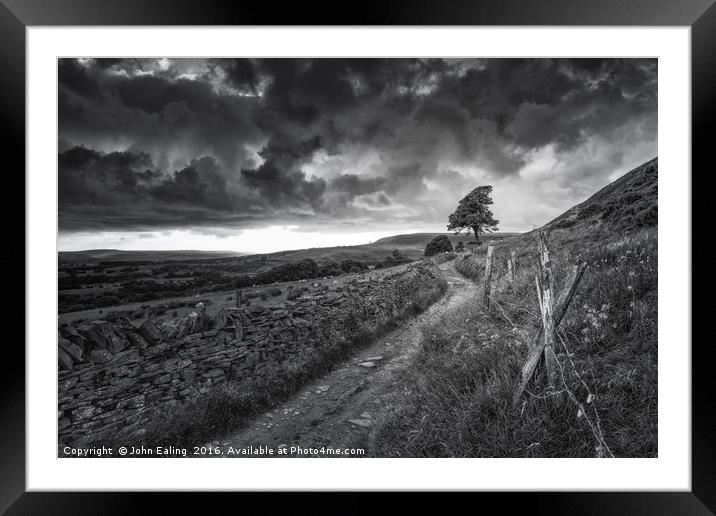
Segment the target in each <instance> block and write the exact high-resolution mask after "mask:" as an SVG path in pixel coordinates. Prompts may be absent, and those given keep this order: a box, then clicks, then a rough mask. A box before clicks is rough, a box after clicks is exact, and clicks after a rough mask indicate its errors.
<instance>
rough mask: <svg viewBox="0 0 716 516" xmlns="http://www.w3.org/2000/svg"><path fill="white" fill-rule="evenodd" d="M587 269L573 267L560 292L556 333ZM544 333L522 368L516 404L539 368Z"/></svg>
mask: <svg viewBox="0 0 716 516" xmlns="http://www.w3.org/2000/svg"><path fill="white" fill-rule="evenodd" d="M586 268H587V264H586V263H583V262H579V263H576V264H574V265H572V268H571V269H570V271H569V275H568V276H567V280H566V282H565V286H564V288H563V289H562V291H561V292H560V294H559V298H558V299H557V303H556V308H555V317H554V327H555V331H556V329H557V327H559V324H560V323H561V322H562V319H563V318H564V315H565V314H566V313H567V307H568V306H569V303H570V302H571V301H572V298H573V297H574V292H575V291H576V290H577V285H578V284H579V280H580V279H581V278H582V274H584V271H585V270H586ZM543 331H544V327H543V326H540V329H539V330H538V331H537V333H536V334H535V336H534V338H533V339H532V342H531V344H530V349H529V355H528V356H527V360H526V361H525V363H524V365H523V366H522V371H521V372H520V380H519V382H518V383H517V386H516V387H515V392H514V395H513V400H512V401H513V402H514V403H517V401H518V400H519V399H520V396H522V393H523V392H524V391H525V388H526V387H527V384H528V383H529V381H530V379H531V378H532V375H533V374H534V371H535V369H536V368H537V364H538V363H539V358H540V356H541V355H542V352H543V350H544V346H545V340H544V339H541V337H542V334H543Z"/></svg>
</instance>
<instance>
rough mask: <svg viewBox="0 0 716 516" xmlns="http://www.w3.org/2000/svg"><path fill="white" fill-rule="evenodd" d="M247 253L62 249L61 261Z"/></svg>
mask: <svg viewBox="0 0 716 516" xmlns="http://www.w3.org/2000/svg"><path fill="white" fill-rule="evenodd" d="M245 254H246V253H239V252H236V251H183V250H177V251H122V250H119V249H89V250H86V251H60V252H59V253H58V259H59V262H60V263H99V262H163V261H187V260H202V259H211V258H234V257H237V256H244V255H245Z"/></svg>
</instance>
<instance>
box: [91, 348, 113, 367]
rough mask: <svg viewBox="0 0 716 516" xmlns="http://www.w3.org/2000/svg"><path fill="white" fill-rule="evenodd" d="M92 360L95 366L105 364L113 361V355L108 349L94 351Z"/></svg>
mask: <svg viewBox="0 0 716 516" xmlns="http://www.w3.org/2000/svg"><path fill="white" fill-rule="evenodd" d="M90 359H91V360H92V362H94V363H95V364H105V363H107V362H109V361H110V360H112V353H110V352H109V351H107V350H106V349H93V350H92V351H90Z"/></svg>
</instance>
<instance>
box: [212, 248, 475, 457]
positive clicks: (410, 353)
mask: <svg viewBox="0 0 716 516" xmlns="http://www.w3.org/2000/svg"><path fill="white" fill-rule="evenodd" d="M440 269H441V270H442V271H443V274H444V275H445V279H446V280H447V282H448V290H447V292H446V293H445V296H443V297H442V298H441V299H440V300H439V301H437V302H436V303H435V304H433V305H432V306H431V307H430V308H429V309H428V310H427V311H426V312H424V313H423V314H421V315H419V316H417V317H415V318H414V319H411V320H410V321H407V322H406V323H405V324H404V325H402V326H401V327H400V328H398V329H396V330H394V331H393V332H391V333H389V334H387V335H386V336H384V337H383V338H381V339H379V340H378V341H376V342H375V343H374V344H373V345H371V346H369V347H368V348H365V349H363V350H361V351H359V352H358V353H356V355H354V356H353V357H352V358H350V359H348V360H347V361H346V362H344V363H343V364H341V365H340V366H339V367H337V368H336V369H334V370H333V371H331V372H330V373H328V374H326V375H324V376H323V377H321V378H319V379H317V380H316V381H314V382H312V383H310V384H308V385H307V386H305V387H304V388H303V389H302V390H301V391H299V392H298V393H297V394H296V395H295V396H294V397H293V398H292V399H290V400H288V401H286V402H284V403H283V404H281V405H280V406H278V407H276V408H274V409H272V410H270V411H268V412H266V413H264V414H262V415H261V416H259V417H257V418H256V419H255V420H254V421H253V422H252V424H251V425H250V426H248V427H247V428H245V429H244V430H242V431H240V432H238V433H237V434H235V435H232V436H230V437H228V438H225V439H222V440H220V441H214V442H212V443H208V444H207V446H211V447H212V448H216V447H218V448H220V449H221V453H220V454H219V456H223V457H227V456H228V457H235V456H246V454H243V453H236V452H237V451H238V450H242V449H243V450H247V449H249V448H250V447H253V448H254V449H256V450H257V453H256V454H249V455H254V456H258V455H261V454H263V451H260V448H259V447H261V446H262V447H264V448H270V449H273V450H275V453H278V449H279V448H280V447H286V448H287V449H288V453H287V455H291V453H290V450H291V449H292V448H293V447H300V448H302V449H304V450H305V449H308V448H313V449H316V450H320V449H321V448H330V449H333V450H335V449H336V448H340V449H344V448H351V447H354V448H356V447H357V448H359V447H362V446H363V445H364V444H365V443H366V442H367V441H368V434H369V432H370V429H371V428H372V427H373V426H374V424H375V422H376V421H377V420H378V419H379V418H380V417H381V414H383V413H385V412H386V411H387V410H389V409H390V408H391V406H393V405H395V404H399V403H400V399H401V393H400V392H395V385H396V380H397V379H398V378H399V377H400V376H401V375H402V374H403V373H404V372H405V371H406V370H407V368H408V367H409V366H410V364H411V361H412V360H413V358H414V355H415V352H416V351H417V349H418V346H419V343H420V339H421V334H420V328H421V327H422V326H423V325H425V324H429V323H431V322H433V321H435V320H437V319H438V318H439V317H440V316H441V315H443V314H444V313H446V312H448V311H450V310H453V309H455V308H456V307H457V306H459V305H460V304H462V303H467V302H471V301H472V300H473V299H474V294H475V292H476V290H477V287H476V286H475V285H474V284H473V283H472V282H470V281H469V280H467V279H465V278H464V277H463V276H461V275H460V274H459V273H458V272H457V271H455V269H454V267H453V264H452V262H447V263H444V264H442V265H440ZM329 454H330V453H328V452H325V453H318V454H316V455H315V456H323V455H329ZM293 455H294V456H297V455H300V456H305V455H304V454H303V453H298V452H296V453H293ZM261 456H265V455H261Z"/></svg>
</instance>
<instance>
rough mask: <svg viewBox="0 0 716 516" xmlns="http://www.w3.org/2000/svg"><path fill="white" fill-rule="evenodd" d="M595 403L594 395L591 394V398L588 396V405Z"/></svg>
mask: <svg viewBox="0 0 716 516" xmlns="http://www.w3.org/2000/svg"><path fill="white" fill-rule="evenodd" d="M593 401H594V394H592V393H591V392H590V393H589V396H587V403H591V402H593Z"/></svg>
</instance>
